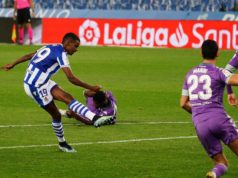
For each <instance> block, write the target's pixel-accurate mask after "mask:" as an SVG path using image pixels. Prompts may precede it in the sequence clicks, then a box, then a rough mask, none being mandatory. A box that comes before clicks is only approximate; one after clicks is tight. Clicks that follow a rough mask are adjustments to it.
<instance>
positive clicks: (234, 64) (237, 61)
mask: <svg viewBox="0 0 238 178" xmlns="http://www.w3.org/2000/svg"><path fill="white" fill-rule="evenodd" d="M225 69H227V70H229V71H230V72H232V73H234V72H235V70H236V69H238V51H236V54H235V55H234V56H233V57H232V58H231V60H230V61H229V62H228V64H227V65H226V67H225Z"/></svg>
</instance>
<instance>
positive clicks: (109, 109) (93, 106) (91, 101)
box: [59, 90, 117, 125]
mask: <svg viewBox="0 0 238 178" xmlns="http://www.w3.org/2000/svg"><path fill="white" fill-rule="evenodd" d="M84 96H85V98H86V104H87V106H88V109H89V110H90V111H91V112H93V113H95V114H96V115H98V116H112V118H111V119H110V120H108V121H107V122H105V123H104V125H113V124H115V123H116V114H117V105H116V100H115V98H114V96H113V95H112V93H111V92H110V91H99V92H94V91H91V90H85V92H84ZM59 111H60V113H61V115H62V116H64V117H67V118H75V119H76V120H78V121H81V122H83V123H84V124H87V125H93V122H92V120H89V119H88V118H86V117H83V116H81V115H78V114H76V113H75V112H73V111H72V110H62V109H60V110H59Z"/></svg>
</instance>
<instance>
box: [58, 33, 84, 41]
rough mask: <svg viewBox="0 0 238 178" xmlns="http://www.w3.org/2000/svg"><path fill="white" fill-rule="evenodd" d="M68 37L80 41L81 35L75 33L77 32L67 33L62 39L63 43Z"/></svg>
mask: <svg viewBox="0 0 238 178" xmlns="http://www.w3.org/2000/svg"><path fill="white" fill-rule="evenodd" d="M68 39H71V40H74V41H79V42H80V39H79V37H78V36H77V35H76V34H75V33H72V32H70V33H66V34H65V35H64V37H63V39H62V43H64V42H65V41H66V40H68Z"/></svg>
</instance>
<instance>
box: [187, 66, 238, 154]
mask: <svg viewBox="0 0 238 178" xmlns="http://www.w3.org/2000/svg"><path fill="white" fill-rule="evenodd" d="M231 75H232V74H231V73H230V72H229V71H227V70H224V69H221V68H218V67H216V66H214V65H212V64H204V63H202V64H200V65H199V66H197V67H194V68H193V69H191V70H190V71H189V72H188V74H187V75H186V78H185V81H184V85H183V91H182V95H184V96H188V97H189V101H190V104H191V107H192V118H193V123H194V125H195V128H196V132H197V136H198V138H199V140H200V142H201V144H202V145H203V147H204V148H205V150H206V152H207V154H208V155H209V156H211V157H212V156H214V155H216V154H218V153H221V152H222V145H221V142H220V140H222V141H223V142H224V143H225V144H229V143H231V142H232V141H234V140H236V139H238V130H237V127H236V125H235V123H234V122H233V121H232V119H231V118H230V117H229V116H228V115H227V114H226V112H225V110H224V108H223V103H222V98H223V92H224V87H225V85H226V82H227V80H228V79H229V77H230V76H231Z"/></svg>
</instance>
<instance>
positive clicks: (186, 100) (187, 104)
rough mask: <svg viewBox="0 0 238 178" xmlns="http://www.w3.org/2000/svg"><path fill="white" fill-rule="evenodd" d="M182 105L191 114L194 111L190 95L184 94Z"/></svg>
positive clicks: (181, 99) (181, 100)
mask: <svg viewBox="0 0 238 178" xmlns="http://www.w3.org/2000/svg"><path fill="white" fill-rule="evenodd" d="M180 106H181V108H183V109H184V110H185V111H187V112H188V113H190V114H191V113H192V108H191V105H190V102H189V97H188V96H184V95H182V96H181V98H180Z"/></svg>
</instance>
